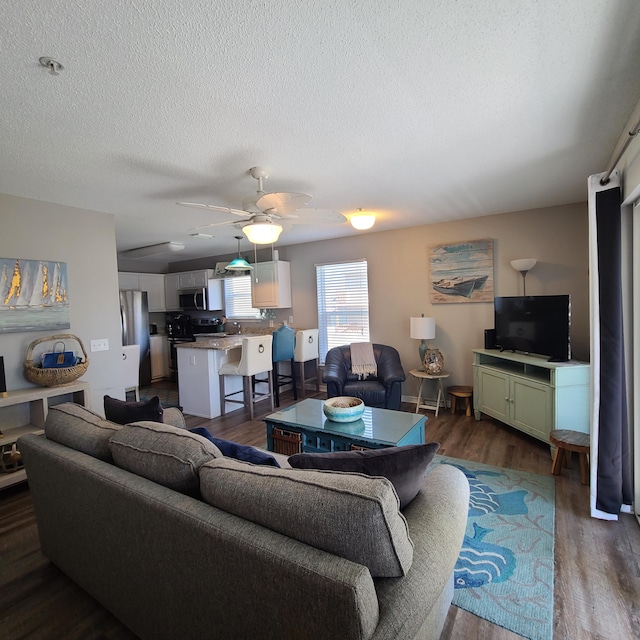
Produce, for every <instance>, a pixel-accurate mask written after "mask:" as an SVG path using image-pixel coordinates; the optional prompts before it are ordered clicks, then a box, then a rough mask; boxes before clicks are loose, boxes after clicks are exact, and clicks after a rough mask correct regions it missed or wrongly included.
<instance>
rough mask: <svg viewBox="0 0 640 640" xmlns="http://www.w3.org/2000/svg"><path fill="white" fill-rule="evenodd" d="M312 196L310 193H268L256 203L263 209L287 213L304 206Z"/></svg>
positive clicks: (280, 213) (269, 211) (282, 213)
mask: <svg viewBox="0 0 640 640" xmlns="http://www.w3.org/2000/svg"><path fill="white" fill-rule="evenodd" d="M311 197H312V196H310V195H309V194H308V193H267V194H265V195H263V196H262V197H261V198H259V199H258V201H257V202H256V204H257V205H258V207H260V209H262V211H265V212H268V213H277V214H279V215H286V214H289V213H295V212H296V211H297V210H298V209H299V208H300V207H304V205H305V204H307V202H309V201H310V200H311Z"/></svg>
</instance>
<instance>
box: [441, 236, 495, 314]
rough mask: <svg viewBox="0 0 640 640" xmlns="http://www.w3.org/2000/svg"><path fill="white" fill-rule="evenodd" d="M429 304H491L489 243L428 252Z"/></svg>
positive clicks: (459, 244) (460, 244) (475, 242)
mask: <svg viewBox="0 0 640 640" xmlns="http://www.w3.org/2000/svg"><path fill="white" fill-rule="evenodd" d="M429 268H430V273H429V287H430V297H431V302H432V303H447V302H493V240H492V239H484V240H470V241H468V242H457V243H455V244H440V245H436V246H433V247H430V248H429Z"/></svg>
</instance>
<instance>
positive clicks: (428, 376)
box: [409, 369, 451, 417]
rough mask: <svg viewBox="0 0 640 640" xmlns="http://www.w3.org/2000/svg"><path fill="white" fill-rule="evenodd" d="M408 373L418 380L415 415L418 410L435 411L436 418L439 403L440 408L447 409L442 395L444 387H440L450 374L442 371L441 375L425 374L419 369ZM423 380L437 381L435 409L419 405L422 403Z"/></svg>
mask: <svg viewBox="0 0 640 640" xmlns="http://www.w3.org/2000/svg"><path fill="white" fill-rule="evenodd" d="M409 373H410V374H411V375H412V376H413V377H414V378H416V379H417V380H419V387H418V401H417V402H416V413H418V410H419V409H430V410H433V409H435V411H436V417H438V411H439V410H440V403H441V402H442V406H443V407H444V408H445V409H446V408H447V401H446V398H445V395H444V387H443V386H442V381H443V380H445V379H446V378H448V377H449V376H450V375H451V374H450V373H447V372H445V371H443V372H442V373H427V372H426V371H422V370H421V369H412V370H411V371H409ZM425 380H437V381H438V399H437V400H436V405H435V407H434V406H433V405H431V404H421V403H422V385H423V384H424V381H425Z"/></svg>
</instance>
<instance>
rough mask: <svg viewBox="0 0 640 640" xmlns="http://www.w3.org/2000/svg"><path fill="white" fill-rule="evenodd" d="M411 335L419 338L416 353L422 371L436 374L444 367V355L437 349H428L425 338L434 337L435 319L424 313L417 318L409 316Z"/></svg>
mask: <svg viewBox="0 0 640 640" xmlns="http://www.w3.org/2000/svg"><path fill="white" fill-rule="evenodd" d="M411 337H412V338H414V339H415V340H420V346H419V347H418V353H419V354H420V363H421V365H422V369H423V371H426V372H427V373H431V374H438V373H441V372H442V369H443V368H444V356H443V355H442V353H440V350H439V349H430V348H429V345H428V344H427V340H433V339H434V338H435V337H436V321H435V320H434V319H433V318H425V317H424V313H423V314H422V315H421V316H420V317H419V318H411Z"/></svg>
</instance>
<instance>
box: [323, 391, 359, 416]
mask: <svg viewBox="0 0 640 640" xmlns="http://www.w3.org/2000/svg"><path fill="white" fill-rule="evenodd" d="M364 406H365V405H364V402H362V400H360V398H352V397H350V396H336V397H335V398H329V399H328V400H325V402H324V405H323V407H322V410H323V411H324V415H325V416H327V418H328V419H329V420H333V422H355V421H356V420H359V419H360V417H361V416H362V414H363V413H364Z"/></svg>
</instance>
